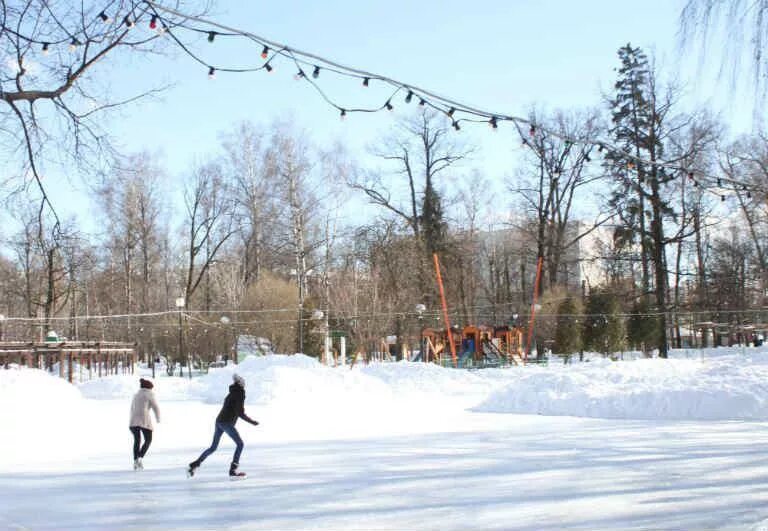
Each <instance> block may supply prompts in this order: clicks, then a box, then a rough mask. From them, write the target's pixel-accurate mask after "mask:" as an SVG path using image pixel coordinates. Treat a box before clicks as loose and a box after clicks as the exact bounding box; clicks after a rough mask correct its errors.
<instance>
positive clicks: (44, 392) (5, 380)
mask: <svg viewBox="0 0 768 531" xmlns="http://www.w3.org/2000/svg"><path fill="white" fill-rule="evenodd" d="M82 400H83V397H82V395H81V394H80V392H79V391H78V390H77V388H76V387H74V386H72V385H70V384H69V383H68V382H67V381H66V380H65V379H63V378H59V377H58V375H56V376H54V375H51V374H49V373H47V372H45V371H41V370H39V369H9V370H1V369H0V404H2V407H0V425H2V424H3V421H4V420H7V419H9V418H16V417H25V418H28V419H30V418H50V417H58V416H62V415H64V416H67V415H70V414H71V413H72V412H73V411H74V410H76V409H77V408H78V407H79V406H80V404H81V403H82Z"/></svg>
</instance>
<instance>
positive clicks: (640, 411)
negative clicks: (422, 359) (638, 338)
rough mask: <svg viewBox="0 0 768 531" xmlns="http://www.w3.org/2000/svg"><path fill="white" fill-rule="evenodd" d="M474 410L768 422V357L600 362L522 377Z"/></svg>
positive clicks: (531, 371)
mask: <svg viewBox="0 0 768 531" xmlns="http://www.w3.org/2000/svg"><path fill="white" fill-rule="evenodd" d="M518 374H519V378H518V379H517V381H515V382H513V383H510V384H508V385H506V386H504V387H503V388H501V389H498V390H496V391H495V392H492V393H490V395H489V396H488V397H487V398H486V399H485V400H483V401H482V402H481V403H480V404H478V405H477V406H476V407H475V408H474V410H475V411H482V412H493V413H527V414H539V415H573V416H579V417H598V418H617V419H676V420H682V419H697V420H728V419H752V420H768V385H767V384H766V382H768V355H767V354H765V353H755V354H754V355H753V356H749V357H745V356H737V355H733V354H731V355H722V356H718V357H713V358H703V359H668V360H663V359H645V360H637V361H631V362H610V361H594V362H590V363H585V364H573V365H568V366H550V367H547V368H539V367H536V368H533V367H530V368H528V369H527V370H524V371H519V373H518Z"/></svg>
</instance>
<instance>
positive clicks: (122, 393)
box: [78, 373, 231, 400]
mask: <svg viewBox="0 0 768 531" xmlns="http://www.w3.org/2000/svg"><path fill="white" fill-rule="evenodd" d="M155 374H156V375H157V376H156V378H155V379H154V380H153V382H154V384H155V387H154V392H155V396H157V398H158V399H159V400H187V399H189V398H196V397H197V396H198V395H199V392H200V391H199V390H198V388H199V387H200V382H199V379H193V380H190V379H188V378H186V377H183V378H182V377H165V375H164V374H162V373H155ZM140 377H144V378H147V377H149V376H148V375H146V374H118V375H110V376H105V377H103V378H94V379H93V380H88V381H85V382H82V383H80V384H78V387H79V388H80V392H81V393H82V394H83V396H84V397H86V398H92V399H97V400H120V399H130V398H131V397H132V396H133V395H134V393H136V391H138V390H139V378H140ZM230 378H231V377H230Z"/></svg>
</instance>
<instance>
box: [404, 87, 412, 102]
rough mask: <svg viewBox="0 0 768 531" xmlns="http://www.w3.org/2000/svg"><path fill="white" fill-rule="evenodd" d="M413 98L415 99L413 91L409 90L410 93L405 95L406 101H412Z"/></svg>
mask: <svg viewBox="0 0 768 531" xmlns="http://www.w3.org/2000/svg"><path fill="white" fill-rule="evenodd" d="M412 99H413V91H412V90H409V91H408V95H407V96H406V97H405V103H411V100H412Z"/></svg>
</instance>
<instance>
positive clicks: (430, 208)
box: [421, 182, 447, 256]
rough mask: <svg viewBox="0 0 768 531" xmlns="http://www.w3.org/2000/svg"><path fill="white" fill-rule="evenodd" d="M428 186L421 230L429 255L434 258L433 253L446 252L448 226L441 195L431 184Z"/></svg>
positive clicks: (422, 212) (423, 206) (422, 211)
mask: <svg viewBox="0 0 768 531" xmlns="http://www.w3.org/2000/svg"><path fill="white" fill-rule="evenodd" d="M427 184H428V185H427V187H426V189H425V190H424V202H423V205H422V209H421V230H422V235H423V237H424V244H425V247H426V250H427V255H428V256H432V253H439V252H441V251H443V250H444V248H445V238H446V234H447V226H446V222H445V219H444V218H443V205H442V201H441V199H440V194H439V193H438V192H437V190H435V188H434V186H432V184H431V182H430V183H427Z"/></svg>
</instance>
